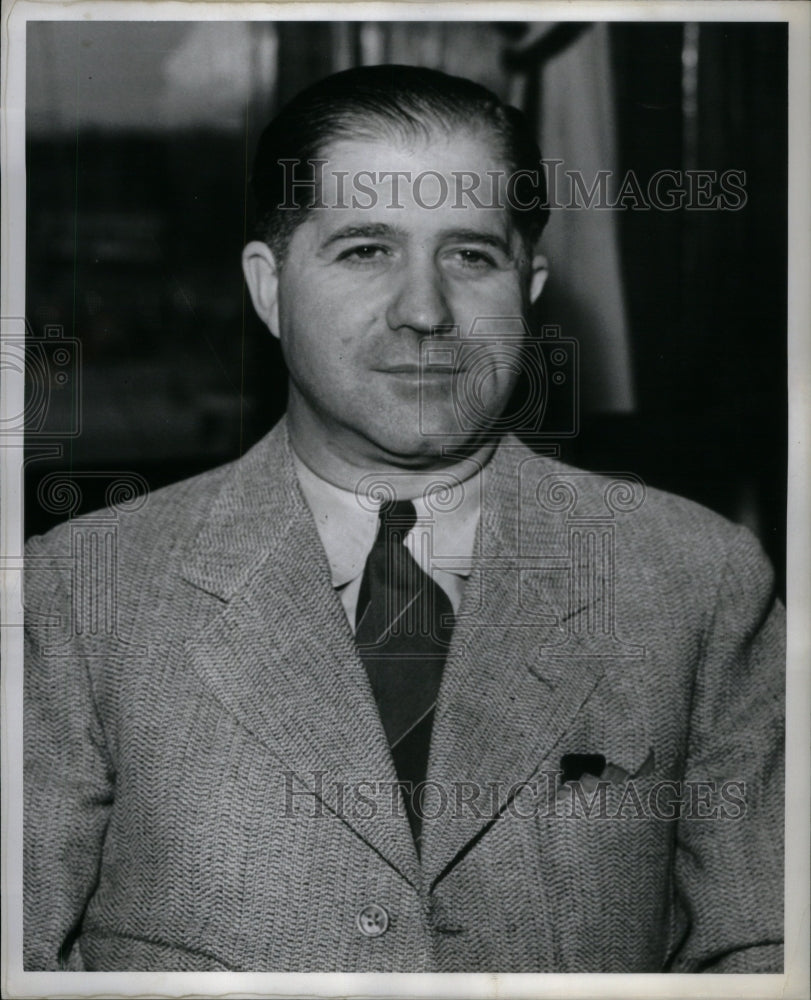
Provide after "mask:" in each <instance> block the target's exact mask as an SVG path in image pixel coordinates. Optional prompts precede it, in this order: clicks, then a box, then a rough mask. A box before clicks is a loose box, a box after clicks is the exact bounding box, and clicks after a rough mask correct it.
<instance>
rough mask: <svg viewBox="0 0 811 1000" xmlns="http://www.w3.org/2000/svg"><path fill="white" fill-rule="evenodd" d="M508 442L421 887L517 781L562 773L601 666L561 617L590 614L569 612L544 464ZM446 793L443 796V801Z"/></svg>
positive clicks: (469, 616) (478, 569)
mask: <svg viewBox="0 0 811 1000" xmlns="http://www.w3.org/2000/svg"><path fill="white" fill-rule="evenodd" d="M507 440H508V442H511V444H508V445H504V444H502V446H501V447H500V448H499V449H498V451H497V452H496V455H495V456H494V458H493V460H492V462H491V463H490V465H489V466H488V467H487V469H486V470H485V477H486V479H485V487H484V497H483V507H482V516H481V520H480V523H479V532H478V536H477V542H476V546H477V554H478V557H479V558H477V560H476V564H475V568H474V570H473V572H472V574H471V576H470V579H469V580H468V584H467V588H466V591H465V596H464V599H463V603H462V607H461V608H460V613H459V616H458V620H457V626H456V630H455V632H454V639H453V643H452V646H451V650H450V653H449V657H448V661H447V663H446V667H445V674H444V677H443V683H442V688H441V690H440V694H439V700H438V704H437V712H436V717H435V723H434V733H433V741H432V746H431V759H430V765H429V781H428V783H427V788H426V802H427V806H426V811H427V813H428V814H429V815H428V818H427V819H426V820H425V824H424V831H423V867H424V879H425V885H426V886H431V885H432V884H433V883H434V882H435V881H436V880H437V879H438V878H439V877H440V876H441V875H442V874H443V873H444V871H445V870H447V868H448V867H449V866H451V865H452V864H453V862H454V859H455V858H456V857H457V855H459V853H460V852H461V851H462V850H463V849H464V848H465V846H466V845H467V844H469V843H470V841H471V840H472V839H473V838H474V837H476V835H477V834H479V833H480V831H482V830H483V829H484V828H485V827H486V826H487V825H488V818H487V817H488V815H490V816H492V815H493V813H494V812H497V811H498V810H500V809H503V807H504V805H505V803H506V802H507V801H508V800H509V799H510V798H511V797H512V796H513V795H514V794H515V792H516V785H517V784H519V783H520V782H524V781H527V780H528V779H530V778H531V777H532V776H533V775H535V774H536V773H537V772H539V771H541V770H551V769H554V768H555V767H556V766H557V761H558V757H559V755H556V756H555V757H552V755H553V753H554V751H555V750H556V748H558V747H559V745H560V743H561V739H562V737H564V735H565V734H566V732H567V730H568V729H569V728H570V726H571V724H572V721H573V720H574V718H575V717H576V715H577V713H578V712H579V710H580V708H581V707H582V706H583V704H584V703H585V702H586V700H587V699H588V697H589V695H590V694H591V692H592V691H593V690H594V688H595V686H596V684H597V683H598V681H599V680H600V678H601V677H602V675H603V673H604V672H605V667H606V659H605V656H604V654H605V648H604V647H603V649H602V655H599V653H600V651H599V650H598V649H597V648H596V646H595V644H594V643H593V641H592V639H591V638H590V637H589V636H588V634H585V635H584V634H583V633H582V632H581V631H579V630H577V629H573V628H571V627H570V626H571V621H569V620H567V619H571V618H574V617H575V616H576V615H577V614H582V613H583V612H585V611H587V607H585V606H583V607H581V606H580V603H581V602H576V603H578V607H575V608H572V607H571V606H570V605H571V604H572V601H573V598H572V596H571V587H570V573H569V572H568V568H567V565H568V563H567V555H566V553H567V538H568V527H567V524H566V522H565V517H564V516H563V514H546V515H543V516H541V517H539V516H538V515H539V511H538V505H537V499H536V497H535V489H534V487H535V486H536V485H537V482H538V480H539V478H540V476H541V475H542V474H543V471H549V468H550V465H549V464H548V463H547V462H546V460H544V459H537V458H535V457H532V458H531V459H529V461H524V462H523V463H522V462H520V461H519V459H526V458H527V456H529V455H530V454H531V453H529V452H528V451H527V449H525V448H524V447H523V446H521V445H518V444H517V443H516V442H515V441H514V440H513V439H507ZM538 463H540V465H539V464H538ZM522 468H523V469H524V470H525V472H526V471H527V470H528V469H529V470H531V472H532V474H531V475H522V473H521V469H522ZM539 469H540V470H541V471H539ZM522 480H525V481H523V482H522ZM522 512H526V513H527V514H528V515H529V516H528V517H522ZM573 612H574V614H573ZM465 783H468V784H467V785H465ZM542 785H543V783H542ZM439 789H441V790H442V791H439ZM477 790H478V791H477ZM476 794H478V795H479V798H478V801H477V803H476V805H477V807H478V811H479V812H480V813H481V815H480V816H477V815H476V812H477V809H476V808H472V807H468V806H466V807H464V808H458V802H459V801H460V800H459V795H462V796H463V798H465V797H466V798H467V800H468V801H469V800H470V798H471V796H473V795H476ZM432 795H433V796H434V801H433V802H432V800H431V796H432ZM441 795H446V796H448V801H446V802H440V801H438V800H437V798H436V797H437V796H441ZM434 813H437V814H439V815H438V816H437V818H435V819H434V818H431V816H432V815H433V814H434Z"/></svg>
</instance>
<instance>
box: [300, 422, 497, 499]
mask: <svg viewBox="0 0 811 1000" xmlns="http://www.w3.org/2000/svg"><path fill="white" fill-rule="evenodd" d="M303 423H304V426H302V421H300V420H297V419H296V418H295V415H294V414H292V413H290V412H288V415H287V426H288V432H289V435H290V444H291V447H292V449H293V451H294V452H295V454H296V456H297V457H298V458H299V459H300V460H301V461H302V462H303V463H304V465H306V466H307V468H308V469H310V471H311V472H313V473H315V475H317V476H320V477H321V479H324V480H326V481H327V482H328V483H331V484H332V485H333V486H337V487H339V488H340V489H344V490H350V491H353V492H354V491H355V490H358V489H361V490H363V492H370V491H371V489H372V488H373V484H374V482H378V483H383V484H386V487H388V488H390V489H391V490H392V491H393V492H394V495H395V497H396V499H398V500H410V499H413V498H414V497H416V496H421V495H422V494H423V493H424V492H425V490H426V487H427V486H428V485H429V484H433V483H434V482H435V483H436V485H437V486H442V485H449V484H453V483H454V482H455V481H458V482H464V481H465V480H466V479H469V478H470V477H471V476H474V475H476V474H477V473H479V472H481V470H482V469H483V468H484V467H485V465H487V463H488V462H489V461H490V459H491V458H492V455H493V452H494V451H495V449H496V445H497V442H496V441H493V440H492V439H491V440H488V441H485V442H484V443H471V444H467V443H464V444H463V443H460V446H459V447H458V448H457V447H455V446H454V447H448V448H446V449H443V452H442V453H439V454H436V455H432V456H419V457H418V458H417V459H415V460H414V464H409V457H405V458H404V459H403V460H402V461H399V460H398V457H397V456H392V458H391V459H389V458H388V457H387V456H382V455H381V456H375V457H374V458H372V457H366V456H365V455H363V454H362V453H353V452H351V451H349V450H348V449H345V448H344V449H342V448H340V447H337V446H335V445H333V444H332V442H330V441H328V440H325V438H324V436H323V435H321V434H319V433H317V432H316V431H315V429H314V428H308V427H307V425H306V421H304V422H303Z"/></svg>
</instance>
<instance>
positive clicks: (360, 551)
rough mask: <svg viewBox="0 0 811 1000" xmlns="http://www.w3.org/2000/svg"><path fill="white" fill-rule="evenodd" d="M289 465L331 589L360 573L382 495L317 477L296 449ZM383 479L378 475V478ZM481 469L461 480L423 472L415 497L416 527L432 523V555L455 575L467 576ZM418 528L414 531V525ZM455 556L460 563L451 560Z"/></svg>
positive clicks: (369, 544)
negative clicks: (310, 519) (323, 555)
mask: <svg viewBox="0 0 811 1000" xmlns="http://www.w3.org/2000/svg"><path fill="white" fill-rule="evenodd" d="M293 464H294V466H295V469H296V474H297V476H298V480H299V484H300V486H301V490H302V493H303V494H304V498H305V500H306V501H307V504H308V506H309V508H310V510H311V512H312V515H313V518H314V519H315V525H316V528H317V529H318V534H319V536H320V538H321V544H322V545H323V546H324V551H325V552H326V554H327V559H328V561H329V567H330V572H331V574H332V585H333V587H343V586H344V585H345V584H347V583H349V582H350V581H351V580H354V579H355V578H356V577H357V576H359V575H360V574H361V573H362V572H363V568H364V566H365V565H366V558H367V556H368V555H369V552H370V550H371V548H372V545H373V544H374V540H375V536H376V534H377V521H378V513H379V509H380V502H381V501H380V498H379V497H374V496H373V495H371V494H360V495H358V494H356V493H355V492H354V491H352V490H345V489H342V488H341V487H339V486H335V485H333V484H332V483H329V482H327V481H326V480H325V479H322V478H321V477H320V476H318V475H316V473H314V472H313V471H312V469H310V468H309V467H308V466H306V465H305V464H304V462H302V461H301V459H300V458H299V457H298V456H297V455H296V454H295V453H294V454H293ZM384 478H385V477H383V476H381V479H384ZM481 488H482V476H481V470H478V471H477V472H475V473H474V474H473V475H471V476H470V477H468V478H467V479H465V480H463V481H461V482H460V481H459V480H458V479H455V477H452V476H450V475H446V476H443V475H442V473H441V472H440V473H432V474H430V476H426V488H425V491H424V493H423V495H422V496H417V497H414V498H413V503H414V509H415V510H416V512H417V517H418V519H420V520H419V521H418V525H417V527H419V524H420V523H422V519H427V522H429V523H430V526H431V535H432V551H433V555H434V556H437V557H441V558H442V559H443V568H444V569H446V570H447V572H450V573H454V574H455V575H456V576H461V577H467V576H469V575H470V559H471V556H472V554H473V546H474V542H475V537H476V528H477V526H478V523H479V514H480V512H481V495H480V493H481ZM413 530H416V528H415V529H412V531H413ZM455 559H456V560H459V564H458V566H454V565H453V560H455Z"/></svg>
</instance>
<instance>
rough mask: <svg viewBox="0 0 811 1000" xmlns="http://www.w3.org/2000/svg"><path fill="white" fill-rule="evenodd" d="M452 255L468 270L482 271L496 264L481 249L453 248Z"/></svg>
mask: <svg viewBox="0 0 811 1000" xmlns="http://www.w3.org/2000/svg"><path fill="white" fill-rule="evenodd" d="M453 255H454V257H455V258H456V259H457V260H458V261H459V263H460V264H461V265H462V266H463V267H465V268H469V269H470V270H474V271H484V270H487V269H488V268H491V267H495V266H496V262H495V260H494V259H493V258H492V257H491V256H490V254H486V253H483V252H482V251H481V250H455V251H454V254H453Z"/></svg>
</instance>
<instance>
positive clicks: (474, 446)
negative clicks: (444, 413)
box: [375, 425, 488, 469]
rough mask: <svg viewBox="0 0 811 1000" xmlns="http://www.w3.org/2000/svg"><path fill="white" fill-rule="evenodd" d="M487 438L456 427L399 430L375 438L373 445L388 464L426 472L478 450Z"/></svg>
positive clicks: (478, 433)
mask: <svg viewBox="0 0 811 1000" xmlns="http://www.w3.org/2000/svg"><path fill="white" fill-rule="evenodd" d="M487 437H488V435H485V434H483V433H482V432H480V431H478V432H477V431H465V430H462V429H461V428H459V427H458V426H453V427H447V426H441V425H440V426H437V425H434V426H431V425H428V426H423V427H411V428H408V427H400V428H396V429H392V430H391V431H390V432H388V433H385V434H377V435H376V436H375V443H376V444H377V446H378V447H379V448H380V449H381V450H382V451H384V452H385V454H386V456H387V457H388V458H389V460H390V461H392V462H394V463H395V464H401V465H402V466H403V467H405V468H415V469H416V468H430V467H433V466H436V465H441V464H443V459H445V460H447V461H448V462H449V463H450V462H453V461H454V460H455V459H457V458H459V457H461V456H465V455H470V454H473V453H474V452H476V451H477V450H478V449H479V448H481V447H482V444H483V443H484V441H485V439H486V438H487Z"/></svg>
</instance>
